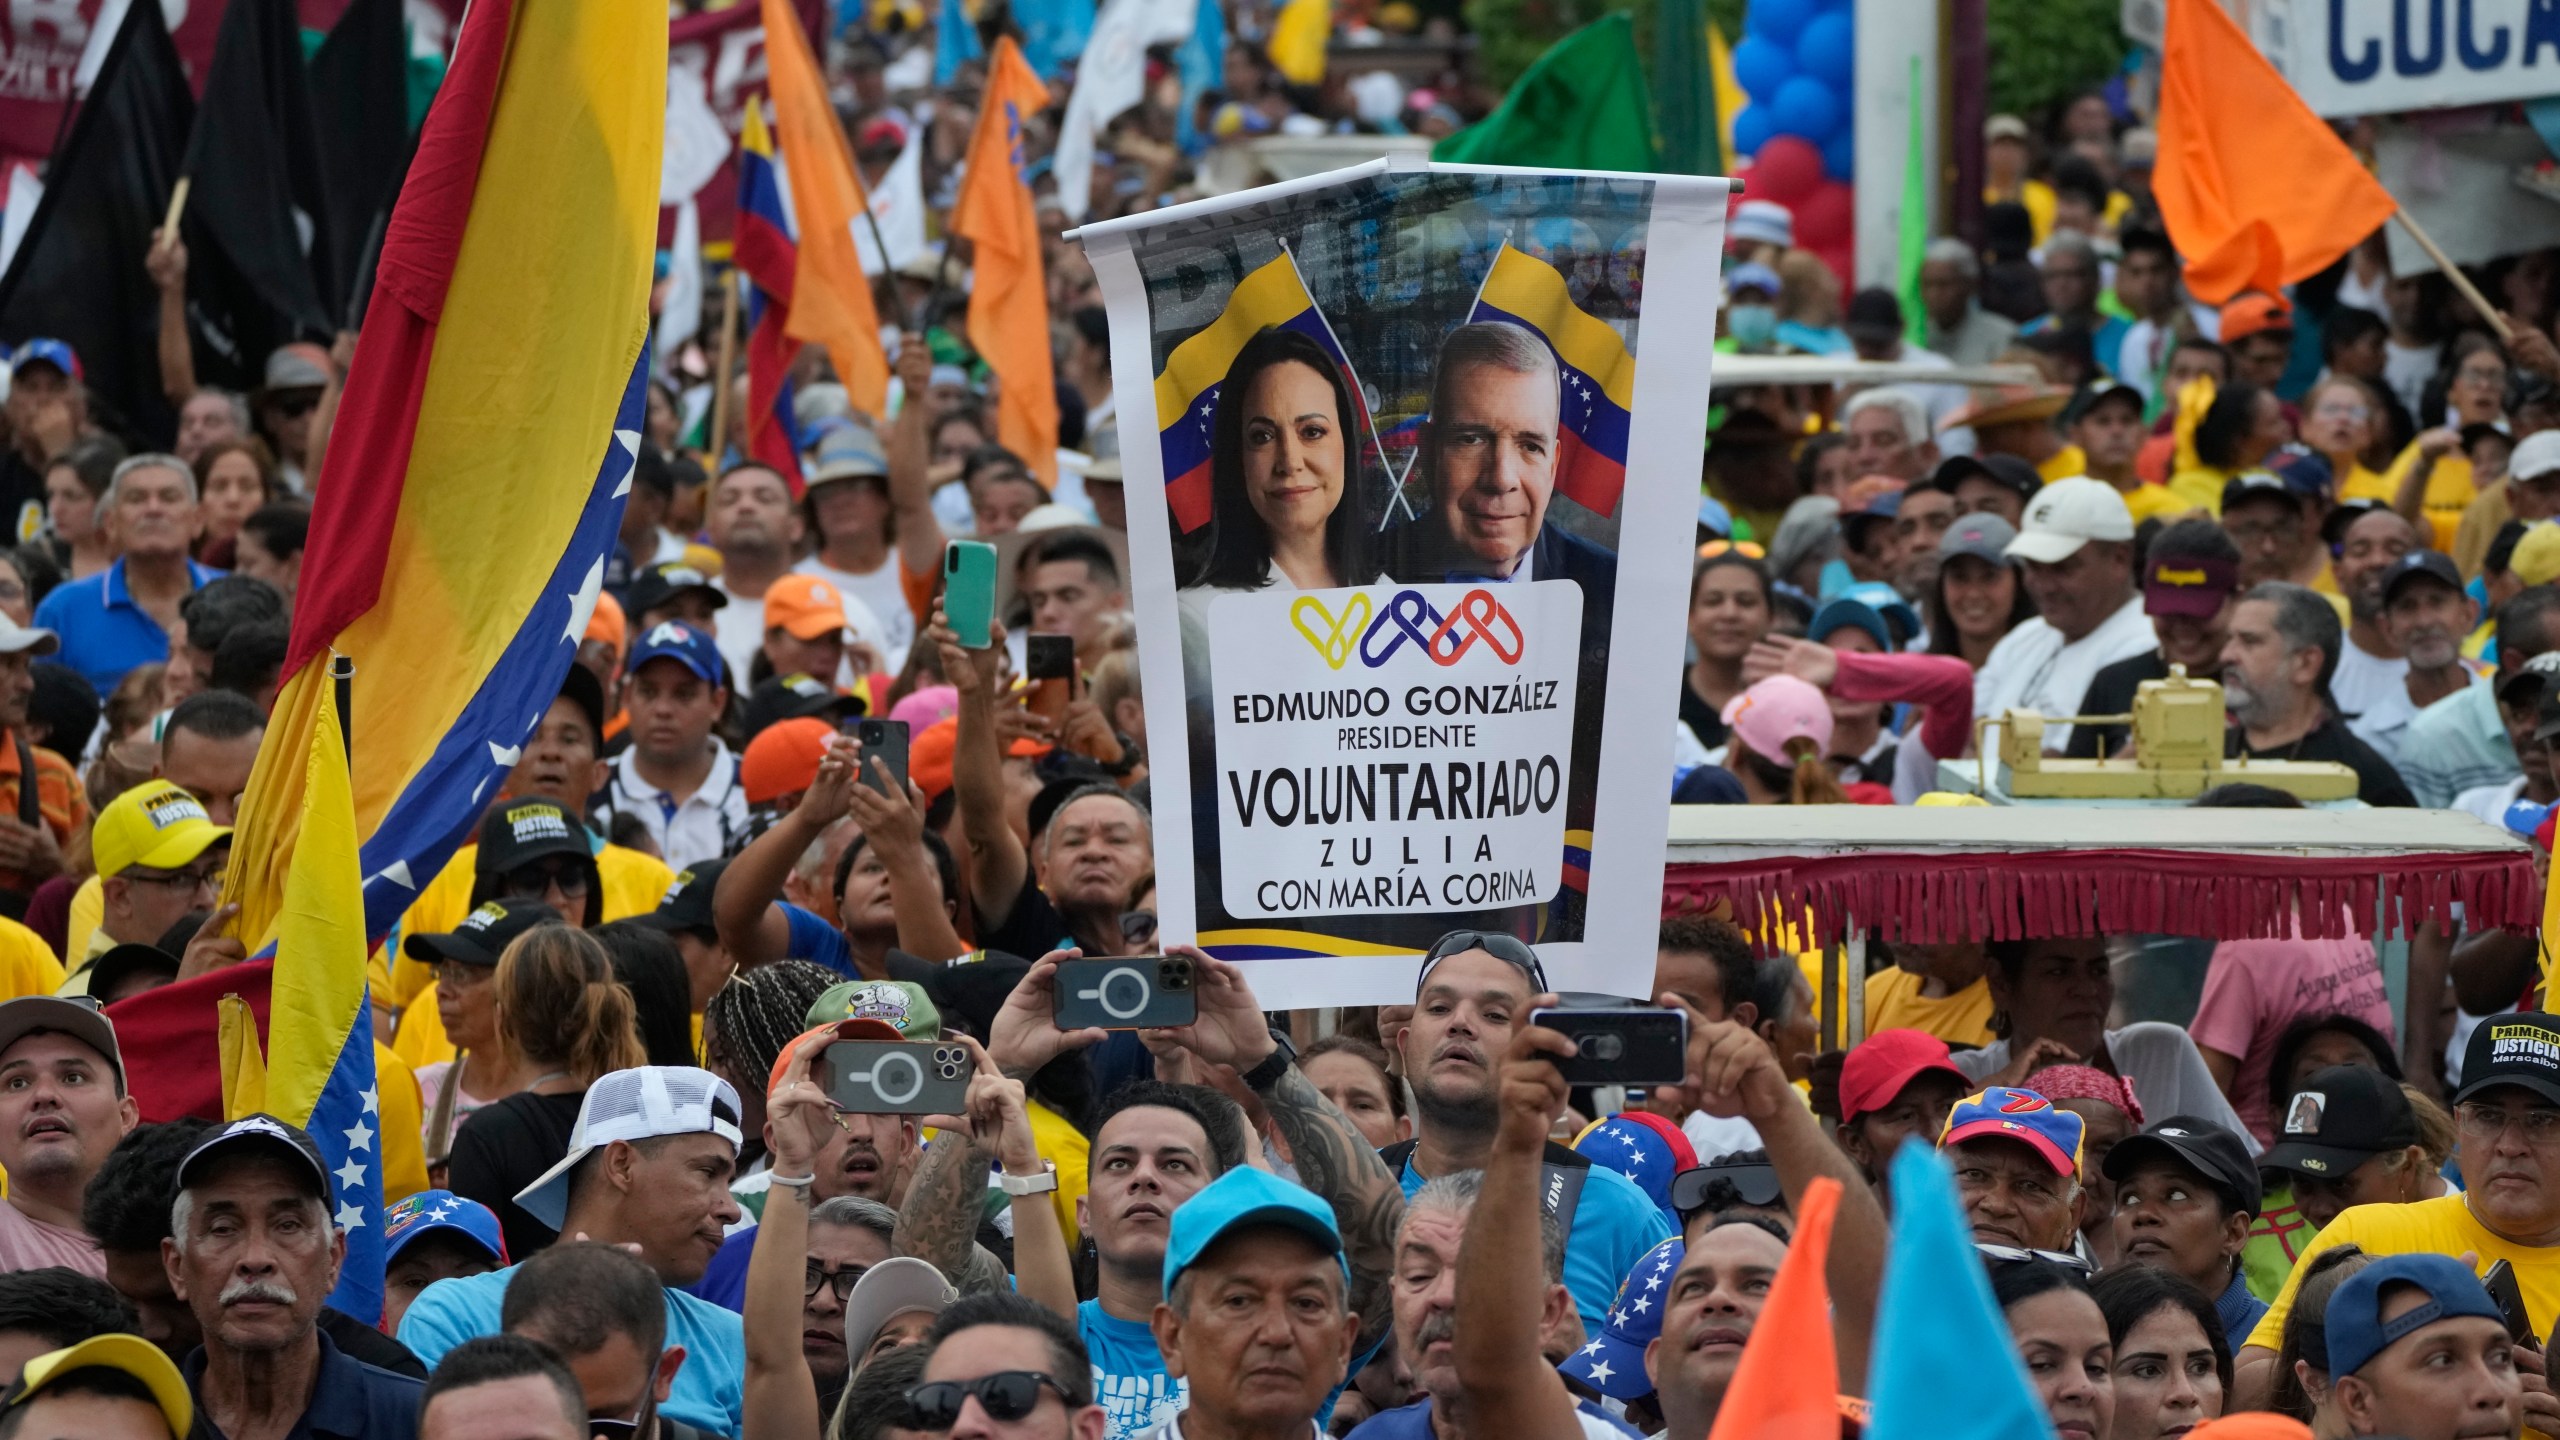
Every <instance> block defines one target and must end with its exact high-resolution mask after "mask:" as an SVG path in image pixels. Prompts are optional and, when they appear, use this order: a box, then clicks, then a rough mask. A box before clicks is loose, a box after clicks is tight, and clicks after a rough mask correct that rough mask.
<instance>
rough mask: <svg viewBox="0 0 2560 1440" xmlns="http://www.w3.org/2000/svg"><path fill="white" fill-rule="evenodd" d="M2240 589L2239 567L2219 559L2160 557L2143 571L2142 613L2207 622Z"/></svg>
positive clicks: (2155, 555) (2156, 553) (2153, 554)
mask: <svg viewBox="0 0 2560 1440" xmlns="http://www.w3.org/2000/svg"><path fill="white" fill-rule="evenodd" d="M2239 588H2240V567H2239V566H2238V565H2236V564H2234V563H2233V562H2231V561H2229V560H2226V559H2224V558H2223V557H2222V556H2219V555H2163V554H2161V553H2160V552H2159V550H2158V548H2157V547H2156V546H2155V547H2154V548H2153V550H2152V552H2151V554H2150V556H2149V557H2148V558H2147V559H2146V561H2145V562H2144V564H2143V567H2142V613H2144V614H2146V615H2181V616H2184V617H2186V618H2187V619H2190V620H2208V619H2211V618H2212V617H2213V615H2214V614H2215V612H2217V611H2219V610H2221V609H2222V602H2223V601H2225V600H2227V599H2229V598H2231V593H2232V592H2233V591H2235V590H2237V589H2239Z"/></svg>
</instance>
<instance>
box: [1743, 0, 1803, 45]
mask: <svg viewBox="0 0 2560 1440" xmlns="http://www.w3.org/2000/svg"><path fill="white" fill-rule="evenodd" d="M1817 8H1818V0H1751V8H1750V9H1749V10H1748V11H1746V12H1744V14H1743V17H1742V33H1743V34H1745V35H1766V36H1768V37H1769V38H1770V39H1772V40H1775V41H1777V42H1778V43H1779V44H1781V45H1792V44H1794V43H1795V38H1796V35H1797V33H1798V32H1799V31H1801V30H1803V29H1804V24H1805V22H1806V21H1808V20H1810V19H1812V18H1813V16H1814V11H1815V10H1816V9H1817Z"/></svg>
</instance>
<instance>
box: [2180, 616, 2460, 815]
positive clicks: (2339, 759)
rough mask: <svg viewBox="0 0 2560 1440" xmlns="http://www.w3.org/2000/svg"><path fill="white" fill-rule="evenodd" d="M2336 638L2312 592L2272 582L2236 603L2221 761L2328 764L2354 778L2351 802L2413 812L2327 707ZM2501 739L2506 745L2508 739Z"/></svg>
mask: <svg viewBox="0 0 2560 1440" xmlns="http://www.w3.org/2000/svg"><path fill="white" fill-rule="evenodd" d="M2341 633H2342V632H2341V627H2340V626H2339V624H2338V612H2337V609H2336V608H2335V607H2334V606H2332V605H2330V603H2329V602H2328V601H2327V600H2325V599H2323V598H2322V597H2321V595H2320V593H2319V592H2318V591H2316V590H2312V589H2309V588H2307V587H2305V586H2301V585H2288V584H2286V583H2284V582H2283V581H2280V580H2271V581H2268V582H2266V583H2265V584H2262V585H2257V586H2254V587H2252V588H2251V589H2249V590H2248V591H2246V592H2245V593H2243V594H2242V595H2241V597H2240V603H2239V604H2237V605H2235V606H2233V607H2232V610H2231V636H2230V638H2229V639H2227V640H2225V641H2224V642H2223V646H2222V694H2223V699H2224V701H2225V703H2227V704H2228V705H2229V706H2230V707H2231V732H2230V735H2229V737H2228V739H2227V741H2226V743H2225V753H2227V754H2229V755H2232V756H2235V757H2246V758H2248V759H2251V760H2327V761H2331V762H2333V763H2336V764H2340V765H2344V766H2346V767H2348V768H2349V769H2352V770H2354V771H2355V772H2356V797H2357V798H2358V799H2360V800H2362V801H2364V803H2366V804H2367V805H2415V804H2416V803H2417V801H2416V800H2415V799H2414V798H2412V797H2411V795H2410V793H2409V787H2408V786H2407V785H2405V784H2403V783H2402V782H2401V779H2400V772H2398V771H2397V770H2394V769H2392V768H2391V762H2390V761H2388V760H2385V759H2383V758H2382V757H2381V756H2380V755H2377V754H2375V753H2374V750H2373V747H2372V746H2370V745H2367V744H2366V743H2364V742H2363V741H2362V740H2359V739H2357V738H2356V737H2355V735H2354V734H2353V733H2352V732H2351V731H2349V730H2348V729H2347V725H2346V721H2345V719H2344V717H2342V716H2340V715H2339V714H2338V710H2337V707H2336V706H2335V705H2333V704H2332V703H2330V700H2329V677H2330V675H2331V674H2332V673H2334V672H2335V671H2336V670H2337V668H2338V646H2339V637H2340V634H2341ZM2498 733H2499V736H2500V738H2502V739H2503V738H2504V737H2505V734H2506V731H2505V729H2504V728H2503V727H2501V729H2500V730H2499V732H2498Z"/></svg>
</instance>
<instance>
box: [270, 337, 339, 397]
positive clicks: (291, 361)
mask: <svg viewBox="0 0 2560 1440" xmlns="http://www.w3.org/2000/svg"><path fill="white" fill-rule="evenodd" d="M315 357H316V358H315ZM328 359H329V352H328V351H326V350H323V349H321V348H320V347H319V346H317V345H313V344H309V343H307V342H296V343H295V344H291V345H279V346H277V347H276V348H275V349H273V350H271V351H269V352H268V353H267V369H266V385H265V387H264V388H266V389H269V390H318V389H321V388H322V387H324V386H326V385H327V384H328V383H329V366H328Z"/></svg>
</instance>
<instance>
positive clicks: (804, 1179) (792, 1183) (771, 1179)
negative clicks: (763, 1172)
mask: <svg viewBox="0 0 2560 1440" xmlns="http://www.w3.org/2000/svg"><path fill="white" fill-rule="evenodd" d="M765 1183H766V1184H768V1185H776V1186H780V1187H781V1188H783V1189H786V1190H806V1189H808V1188H809V1187H810V1186H812V1185H815V1184H817V1183H818V1177H817V1174H816V1172H814V1171H812V1172H811V1173H809V1174H807V1175H767V1176H766V1177H765Z"/></svg>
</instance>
